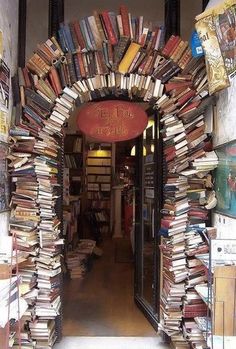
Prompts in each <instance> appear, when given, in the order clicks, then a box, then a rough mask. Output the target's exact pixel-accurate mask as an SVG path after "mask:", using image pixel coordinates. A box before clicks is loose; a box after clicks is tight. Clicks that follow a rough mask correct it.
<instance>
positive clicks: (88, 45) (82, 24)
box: [79, 19, 94, 51]
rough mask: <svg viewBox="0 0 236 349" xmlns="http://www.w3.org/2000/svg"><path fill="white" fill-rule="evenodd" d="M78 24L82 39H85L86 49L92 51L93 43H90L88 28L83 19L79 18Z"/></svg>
mask: <svg viewBox="0 0 236 349" xmlns="http://www.w3.org/2000/svg"><path fill="white" fill-rule="evenodd" d="M79 25H80V29H81V32H82V35H83V37H84V41H85V44H86V48H87V50H88V51H93V50H94V49H93V45H92V43H91V40H90V37H89V33H88V28H87V26H86V22H85V19H81V20H80V21H79Z"/></svg>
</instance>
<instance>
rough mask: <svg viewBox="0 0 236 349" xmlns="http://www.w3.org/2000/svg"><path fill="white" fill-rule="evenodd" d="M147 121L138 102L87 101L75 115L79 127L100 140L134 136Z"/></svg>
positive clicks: (115, 140) (111, 140)
mask: <svg viewBox="0 0 236 349" xmlns="http://www.w3.org/2000/svg"><path fill="white" fill-rule="evenodd" d="M147 122H148V118H147V114H146V113H145V111H144V110H143V109H142V108H141V107H140V106H139V105H138V104H135V103H131V102H124V101H102V102H91V103H88V104H87V105H86V106H84V107H83V108H81V110H80V111H79V113H78V117H77V124H78V127H79V129H80V130H81V131H82V132H83V133H84V134H86V135H87V136H90V137H92V138H94V139H95V140H97V141H102V142H119V141H126V140H128V139H132V138H136V137H137V136H139V135H140V134H141V133H142V132H143V131H144V130H145V128H146V126H147Z"/></svg>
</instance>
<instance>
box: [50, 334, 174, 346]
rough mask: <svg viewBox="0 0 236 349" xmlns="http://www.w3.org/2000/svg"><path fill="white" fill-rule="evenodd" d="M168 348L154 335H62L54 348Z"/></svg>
mask: <svg viewBox="0 0 236 349" xmlns="http://www.w3.org/2000/svg"><path fill="white" fill-rule="evenodd" d="M65 348H66V349H169V348H170V346H169V345H167V344H164V343H162V341H161V338H160V337H159V336H156V337H63V339H62V341H61V342H60V343H57V344H56V345H55V346H54V349H65Z"/></svg>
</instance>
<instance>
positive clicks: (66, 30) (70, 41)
mask: <svg viewBox="0 0 236 349" xmlns="http://www.w3.org/2000/svg"><path fill="white" fill-rule="evenodd" d="M63 31H64V35H65V38H66V42H67V43H68V46H69V47H68V51H70V52H72V53H73V52H76V48H75V45H74V41H73V39H72V35H71V31H70V27H69V24H64V27H63Z"/></svg>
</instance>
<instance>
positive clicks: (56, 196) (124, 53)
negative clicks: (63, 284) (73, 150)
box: [10, 6, 213, 338]
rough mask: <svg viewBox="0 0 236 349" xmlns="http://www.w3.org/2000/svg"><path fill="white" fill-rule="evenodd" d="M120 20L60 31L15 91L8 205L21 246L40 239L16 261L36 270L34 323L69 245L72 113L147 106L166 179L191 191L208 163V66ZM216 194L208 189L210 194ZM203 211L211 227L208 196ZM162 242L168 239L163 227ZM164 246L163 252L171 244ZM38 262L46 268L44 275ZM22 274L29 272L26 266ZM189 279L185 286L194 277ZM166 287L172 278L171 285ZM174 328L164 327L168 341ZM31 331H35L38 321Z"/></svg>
mask: <svg viewBox="0 0 236 349" xmlns="http://www.w3.org/2000/svg"><path fill="white" fill-rule="evenodd" d="M119 16H120V17H119ZM119 16H118V17H117V22H118V24H119V25H118V29H117V28H116V29H114V27H113V22H112V21H111V18H110V17H109V15H108V13H107V12H104V13H102V14H101V16H99V15H98V14H97V13H96V12H94V14H93V16H90V17H88V18H87V19H88V21H83V20H81V21H80V23H79V22H78V21H75V22H73V23H70V24H63V25H61V27H60V30H59V41H57V40H56V39H55V37H52V38H50V39H48V40H47V41H46V42H44V43H43V44H39V45H37V49H36V51H35V53H34V54H33V55H32V57H31V58H30V59H29V60H28V62H27V64H26V67H25V68H19V71H18V78H16V79H13V89H14V90H15V91H18V90H19V91H20V95H19V93H18V95H19V101H18V102H19V103H18V106H17V115H16V121H15V126H14V127H12V129H11V130H10V136H11V139H12V143H11V156H10V160H11V162H12V163H11V164H10V166H11V167H12V173H11V175H12V182H14V184H15V187H16V189H15V191H14V192H13V193H12V199H11V207H12V209H11V219H10V233H11V234H12V235H14V234H15V235H16V236H17V238H18V235H17V231H19V230H20V231H27V232H30V234H31V235H33V233H34V234H35V236H36V242H35V244H34V243H31V245H30V246H29V248H28V247H27V248H28V249H27V248H26V247H25V245H24V244H22V247H21V244H20V237H19V239H18V247H17V248H18V253H19V254H21V253H22V254H24V252H25V250H27V251H28V252H29V253H28V255H29V257H28V259H27V260H28V265H27V266H26V267H25V268H26V269H27V268H28V269H29V267H30V268H31V270H35V275H37V284H38V288H37V291H36V292H35V293H34V294H32V299H31V298H30V297H31V296H29V298H28V299H27V300H28V302H29V307H30V311H31V315H32V314H35V315H36V316H38V317H39V318H41V317H42V318H43V320H45V318H46V317H47V314H48V313H47V311H46V310H45V312H43V311H42V309H41V308H40V305H39V306H38V305H37V299H39V303H40V297H41V294H42V297H43V296H44V294H45V293H47V294H48V295H49V302H51V300H50V299H51V298H50V294H51V293H50V290H51V288H50V282H51V281H50V280H51V279H53V280H55V278H56V277H57V275H60V273H61V267H60V266H59V264H60V248H59V247H60V245H63V241H62V239H61V230H62V227H61V221H60V218H59V217H60V212H61V201H60V196H61V195H62V190H61V188H60V184H61V182H62V179H61V177H60V175H58V174H59V172H60V171H59V165H60V163H61V162H62V161H63V160H62V155H61V153H62V152H61V144H62V142H61V140H62V138H63V125H64V124H65V123H66V122H67V120H68V119H69V117H70V116H71V114H72V111H73V110H74V109H75V108H77V107H78V106H80V105H82V104H86V103H88V102H92V101H93V102H99V103H103V102H104V101H106V100H115V101H116V100H117V101H126V102H127V101H130V102H134V103H139V102H142V103H143V102H144V103H146V104H147V105H148V108H147V109H151V110H153V111H154V110H156V111H158V114H159V115H160V118H161V125H162V130H161V133H162V136H163V142H164V159H165V162H166V165H167V177H168V174H171V175H170V177H171V176H172V177H174V178H177V179H176V182H178V180H179V181H180V186H181V185H183V184H184V188H188V187H189V186H190V185H191V183H190V182H191V178H192V177H191V176H194V175H195V172H194V171H193V170H192V169H193V168H194V161H196V159H198V158H201V157H203V156H205V150H204V149H205V148H204V147H205V143H206V141H207V140H208V136H207V135H206V134H205V126H204V115H203V114H204V111H205V109H206V107H207V106H208V105H209V104H211V103H213V97H211V96H209V95H208V82H207V78H206V70H205V62H204V58H202V57H200V58H193V57H192V54H191V49H190V47H189V45H188V42H185V41H183V40H182V39H181V38H180V37H179V36H174V35H172V36H171V37H170V39H169V40H168V41H167V42H166V43H164V41H163V37H164V35H163V29H162V28H161V27H156V28H154V29H153V30H149V29H148V28H143V27H142V26H141V24H140V23H139V24H140V26H141V29H140V27H139V30H136V31H133V32H131V28H130V26H129V19H128V12H127V11H126V8H125V7H122V6H121V15H119ZM118 18H119V19H118ZM101 20H102V22H101ZM121 23H122V24H123V26H122V25H121ZM102 24H103V25H102ZM121 28H122V30H121ZM16 96H17V93H16ZM16 99H17V98H16ZM88 104H89V103H88ZM18 107H19V108H18ZM136 122H137V121H136ZM130 127H131V128H132V122H131V126H130ZM143 127H145V125H144V126H143ZM141 132H142V130H140V133H141ZM169 145H173V146H174V149H173V147H172V148H171V151H170V149H169V148H168V147H169ZM196 166H197V165H196ZM209 168H210V167H209V166H208V167H207V171H208V170H209ZM190 169H191V170H190ZM191 171H192V172H191ZM206 173H207V172H206ZM188 176H190V177H188ZM205 176H206V175H205ZM178 178H180V179H178ZM202 178H205V177H202ZM202 178H201V180H202V182H201V183H200V181H201V180H200V179H196V183H195V182H194V180H193V182H194V184H195V187H196V188H198V185H199V183H200V186H201V185H202V187H204V188H205V184H204V183H208V184H209V183H210V180H209V178H208V179H204V181H205V182H204V181H203V179H202ZM167 179H168V178H167ZM172 179H173V178H172ZM26 182H27V186H26V184H25V183H26ZM203 182H204V183H203ZM181 183H182V184H181ZM210 184H211V183H210ZM176 187H177V188H178V183H177V184H176ZM195 187H194V188H195ZM210 189H212V188H211V187H210V185H209V187H208V189H207V190H209V191H210ZM179 190H180V189H179ZM204 190H205V189H204ZM164 191H165V188H164ZM180 191H181V190H180ZM204 193H205V191H204ZM167 194H168V191H167V190H166V196H168V195H169V194H168V195H167ZM180 194H181V195H180ZM180 194H178V195H179V196H178V197H180V198H181V199H182V200H184V203H186V205H187V206H186V207H189V206H188V203H187V202H188V200H191V198H190V199H186V197H187V194H186V190H185V191H181V192H180ZM201 195H202V192H201ZM166 196H165V197H166ZM203 196H204V195H203ZM173 197H174V196H173ZM202 203H203V204H202ZM201 205H203V206H201V207H202V208H201V210H200V211H201V214H202V216H201V217H203V218H202V219H203V221H206V220H207V212H206V208H205V206H204V205H205V199H204V198H202V197H201ZM184 207H185V206H184ZM200 211H199V212H200ZM163 213H164V214H165V215H168V214H169V211H168V209H166V208H165V207H164V209H163ZM187 216H188V217H187ZM189 217H190V218H189ZM199 217H200V215H198V213H196V215H195V212H194V213H193V221H194V222H198V218H199ZM201 217H200V218H201ZM187 219H190V223H191V215H190V216H189V215H187V214H185V216H184V218H183V221H182V222H183V224H184V226H185V227H186V224H187V223H186V222H187ZM181 228H182V227H181ZM163 229H164V228H163ZM184 229H185V228H184ZM161 233H162V232H161ZM163 234H166V229H165V232H164V233H163ZM19 236H20V234H19ZM165 237H166V235H165ZM25 244H26V243H25ZM38 246H39V247H38ZM162 248H163V254H165V246H164V245H163V247H162ZM32 256H33V258H32ZM35 256H36V257H35ZM41 260H43V261H46V262H45V263H46V264H47V265H46V267H45V265H44V264H43V263H42V262H41ZM28 269H27V270H28ZM45 269H46V274H45V273H44V271H45ZM20 272H24V266H23V267H21V268H20ZM45 275H46V276H45ZM47 277H48V278H47ZM50 278H51V279H50ZM164 278H165V275H164ZM184 278H185V279H187V275H184ZM185 279H181V280H180V281H181V282H182V281H183V280H185ZM168 280H170V278H169V276H168V277H167V278H166V282H167V283H168V282H169V281H168ZM171 280H172V279H171ZM54 282H55V283H56V285H57V286H56V287H57V290H56V291H55V293H56V296H55V294H54V295H53V301H52V302H51V305H52V306H51V308H50V316H49V319H53V318H54V319H55V324H56V332H55V333H56V335H57V336H58V337H59V338H60V336H61V321H62V320H61V317H60V306H61V300H60V292H61V290H60V286H59V287H58V285H59V284H60V280H59V281H58V280H57V281H54ZM175 282H176V283H178V282H179V280H177V281H176V280H175V279H174V280H173V281H171V285H170V288H171V287H172V286H173V285H174V284H175ZM34 285H35V283H34ZM34 287H35V286H34ZM54 287H55V286H54ZM183 290H184V289H183ZM183 295H184V294H183ZM183 295H181V297H180V300H179V301H180V303H181V302H183V297H182V296H183ZM35 299H36V301H35ZM55 299H56V300H55ZM181 304H182V303H181ZM35 308H36V310H35ZM163 308H164V306H163ZM33 309H34V310H33ZM28 315H29V314H28ZM32 318H34V316H33V317H32ZM166 319H167V320H168V314H167V315H166ZM43 320H42V321H43ZM167 320H164V319H163V320H162V328H163V329H164V330H165V331H166V333H168V321H167ZM181 324H182V315H180V316H179V317H178V316H177V317H176V326H177V328H181ZM29 327H30V328H31V327H33V322H32V324H31V322H30V325H29ZM172 332H173V331H171V330H170V333H172ZM32 338H33V337H32Z"/></svg>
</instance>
